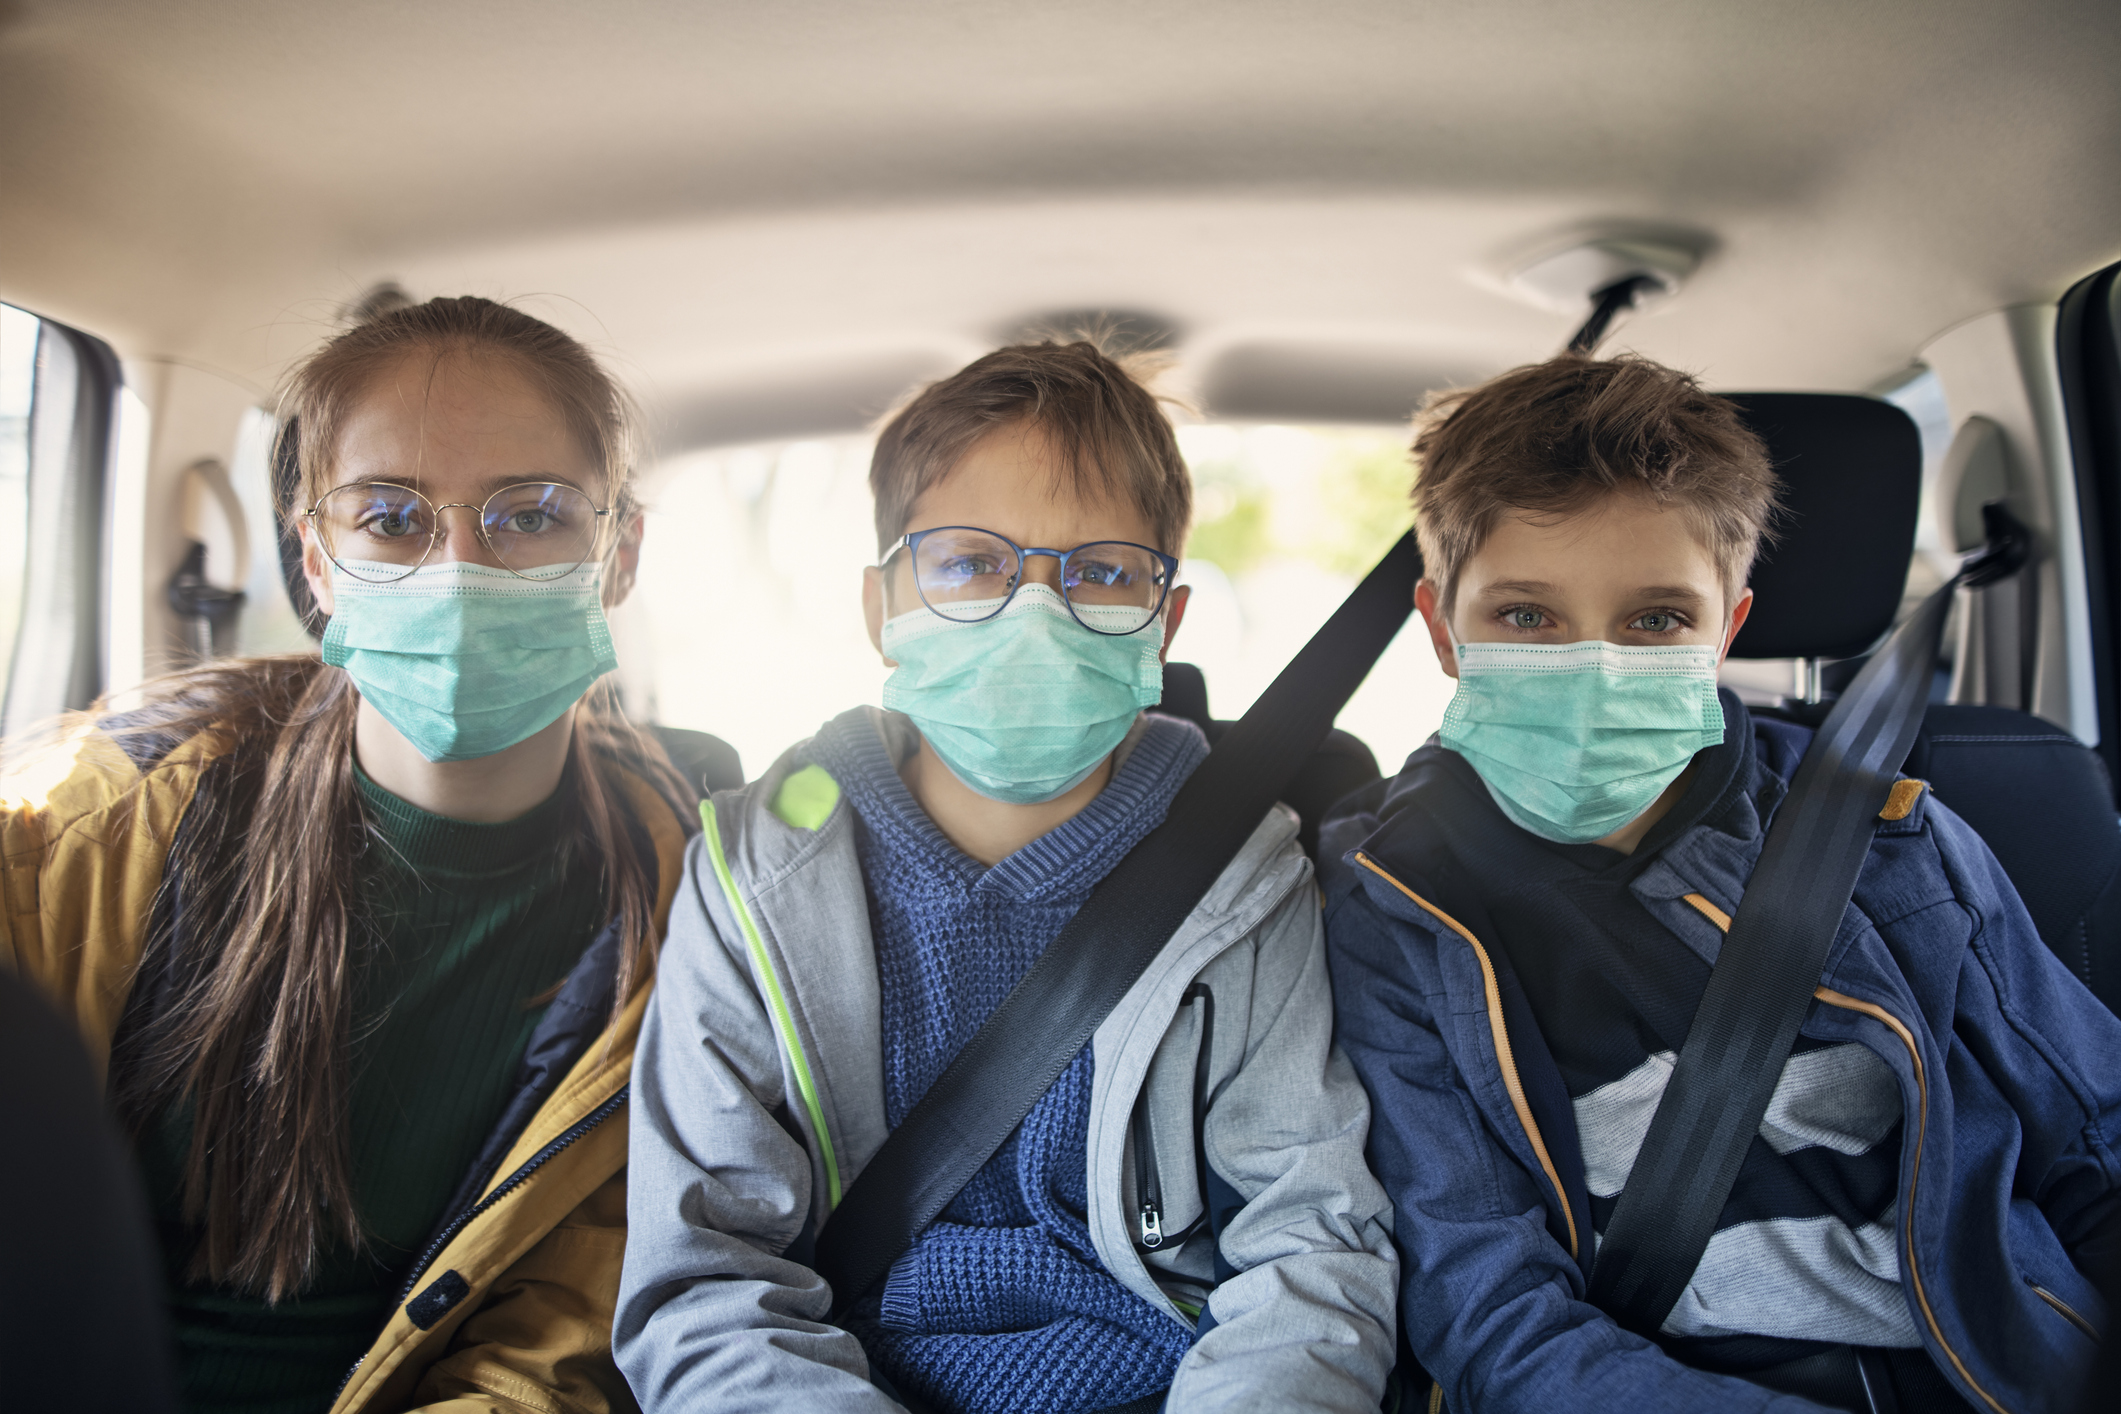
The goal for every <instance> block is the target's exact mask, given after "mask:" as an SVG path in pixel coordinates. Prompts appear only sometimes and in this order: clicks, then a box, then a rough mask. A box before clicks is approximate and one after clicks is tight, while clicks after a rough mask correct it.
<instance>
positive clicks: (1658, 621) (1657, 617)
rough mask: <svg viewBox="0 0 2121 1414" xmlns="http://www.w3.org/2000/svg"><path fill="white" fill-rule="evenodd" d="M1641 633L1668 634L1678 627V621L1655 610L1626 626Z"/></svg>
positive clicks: (1659, 610)
mask: <svg viewBox="0 0 2121 1414" xmlns="http://www.w3.org/2000/svg"><path fill="white" fill-rule="evenodd" d="M1628 627H1629V628H1632V629H1636V630H1639V631H1641V632H1643V633H1670V632H1671V631H1672V630H1673V629H1675V628H1677V627H1679V620H1678V619H1677V618H1676V617H1675V616H1674V615H1671V614H1668V613H1666V612H1665V611H1664V610H1662V609H1655V610H1652V611H1651V612H1649V613H1647V614H1644V615H1643V616H1642V617H1641V618H1639V619H1637V620H1635V622H1633V623H1631V624H1629V625H1628Z"/></svg>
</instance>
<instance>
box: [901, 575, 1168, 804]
mask: <svg viewBox="0 0 2121 1414" xmlns="http://www.w3.org/2000/svg"><path fill="white" fill-rule="evenodd" d="M989 603H990V604H991V603H992V601H989ZM960 607H961V608H962V609H963V610H964V611H966V612H978V611H979V610H980V609H982V608H985V607H988V606H987V605H974V604H966V605H962V606H960ZM1121 612H1122V613H1124V611H1121ZM1106 613H1107V615H1108V616H1109V613H1110V611H1106ZM923 620H926V622H923ZM1160 641H1161V640H1160V637H1159V636H1158V635H1156V634H1155V632H1154V629H1153V626H1151V627H1145V628H1143V629H1142V630H1141V631H1140V632H1139V633H1138V634H1128V635H1106V634H1097V633H1092V632H1091V631H1090V630H1088V629H1086V628H1084V627H1083V626H1082V625H1081V624H1079V623H1077V622H1075V620H1074V619H1073V618H1072V617H1071V616H1070V615H1069V613H1068V606H1067V605H1066V603H1065V602H1063V601H1062V600H1061V597H1060V595H1059V594H1057V593H1055V592H1054V591H1053V590H1051V589H1048V588H1046V587H1045V586H1044V585H1039V584H1027V585H1025V586H1023V587H1022V588H1021V589H1020V590H1019V591H1018V593H1017V596H1016V599H1015V600H1013V601H1011V602H1010V603H1009V604H1008V605H1007V606H1006V607H1003V608H1002V609H1001V612H999V613H997V614H995V615H994V616H993V617H992V618H988V619H984V620H981V621H978V622H973V623H963V622H951V621H949V620H946V619H943V618H940V617H939V616H937V615H935V614H932V613H930V612H929V611H928V610H927V609H926V608H922V609H920V610H918V611H916V612H915V613H913V614H901V615H899V616H897V617H895V618H893V619H892V620H890V621H889V622H888V623H886V624H885V625H884V632H883V646H884V652H885V654H886V655H887V656H889V657H891V658H893V659H895V660H896V661H897V663H898V665H899V666H898V669H897V671H895V672H894V673H892V675H891V677H890V678H889V679H888V680H887V681H886V682H885V684H884V706H885V707H887V708H889V709H891V710H893V711H899V712H904V713H906V714H907V715H908V716H909V717H911V718H912V719H913V721H914V725H916V726H917V727H919V728H920V731H921V735H922V736H923V737H924V738H925V739H926V740H927V742H928V744H929V745H930V746H932V747H933V748H934V749H935V752H936V754H937V755H938V756H940V757H941V758H942V761H943V764H944V765H946V766H948V767H949V768H950V771H951V772H952V774H954V775H955V776H957V778H958V779H959V780H961V781H963V782H964V783H965V784H966V785H967V786H969V787H971V788H972V789H973V790H975V791H977V792H979V793H980V794H981V795H984V796H987V797H989V798H990V799H994V800H1001V801H1006V802H1008V803H1011V804H1016V805H1029V804H1035V803H1037V802H1039V801H1044V800H1051V799H1053V798H1054V797H1056V796H1058V795H1061V794H1063V793H1065V792H1066V791H1068V790H1071V789H1073V788H1074V787H1075V786H1076V785H1077V784H1079V783H1080V782H1081V781H1083V780H1084V779H1085V778H1087V777H1088V776H1089V774H1090V773H1091V772H1092V771H1094V770H1096V769H1097V763H1098V762H1100V761H1102V760H1104V759H1105V757H1106V756H1108V755H1110V754H1111V752H1112V750H1113V748H1114V747H1116V746H1118V745H1119V743H1120V741H1121V739H1122V738H1124V737H1125V736H1126V733H1127V729H1128V727H1129V726H1130V725H1131V724H1132V723H1133V721H1134V718H1135V714H1136V713H1137V712H1139V711H1140V710H1141V709H1142V708H1143V707H1150V706H1154V705H1155V704H1156V702H1157V701H1158V700H1159V699H1160V698H1161V697H1162V695H1163V668H1162V663H1161V660H1160V659H1159V657H1158V654H1157V648H1158V646H1159V644H1160Z"/></svg>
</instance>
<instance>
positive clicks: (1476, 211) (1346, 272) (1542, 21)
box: [0, 0, 2121, 450]
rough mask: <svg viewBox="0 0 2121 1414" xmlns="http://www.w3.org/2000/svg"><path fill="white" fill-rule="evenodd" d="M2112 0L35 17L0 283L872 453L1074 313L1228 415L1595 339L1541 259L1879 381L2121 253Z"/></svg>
mask: <svg viewBox="0 0 2121 1414" xmlns="http://www.w3.org/2000/svg"><path fill="white" fill-rule="evenodd" d="M2117 60H2121V25H2117V24H2116V23H2115V16H2114V12H2113V9H2112V7H2111V5H2110V3H2045V4H2016V5H2007V6H2006V5H1997V4H1993V3H1978V0H1922V2H1921V3H1850V0H1833V2H1832V3H1826V2H1815V0H1784V2H1783V3H1751V4H1744V5H1740V4H1735V3H1726V4H1704V3H1700V0H1665V2H1662V3H1651V2H1650V0H1629V3H1613V4H1581V3H1560V2H1559V0H1556V2H1553V3H1540V2H1538V0H1490V3H1482V4H1467V3H1449V4H1445V3H1406V0H1401V3H1341V4H1322V3H1315V2H1314V3H1307V4H1291V3H1259V2H1258V0H1252V2H1250V3H1248V2H1247V0H1217V3H1195V0H1131V2H1129V3H1119V2H1118V0H1048V2H1047V3H1043V4H1038V5H1030V4H1020V3H1008V4H1004V3H991V0H990V3H970V2H969V0H911V2H910V3H900V4H896V5H888V6H887V5H875V4H860V3H827V2H826V0H798V2H796V3H777V4H759V3H751V4H727V3H697V0H695V2H694V3H668V2H667V0H601V3H597V4H593V5H592V4H579V3H577V4H566V3H559V0H515V2H514V3H498V0H486V2H485V3H451V4H434V3H425V4H415V3H402V2H401V0H334V2H333V3H330V4H318V3H307V0H304V3H290V0H224V3H218V4H201V3H182V0H0V298H4V299H6V300H8V301H10V302H13V303H17V304H19V305H22V306H24V307H27V308H30V309H33V310H36V311H38V312H40V313H44V314H48V315H51V316H53V317H56V318H61V319H65V320H67V321H69V322H72V323H76V324H78V325H80V326H82V327H84V328H87V329H89V330H92V331H94V332H97V333H100V334H103V335H104V336H106V337H108V338H110V339H112V340H113V342H115V343H116V344H118V346H119V347H120V350H121V352H123V353H125V354H127V355H128V356H131V357H135V358H155V357H162V358H169V359H175V360H179V361H184V362H190V363H195V364H199V365H203V366H207V367H210V368H214V369H218V370H222V371H225V372H226V373H228V374H229V375H230V376H232V377H235V378H237V379H239V380H240V381H243V382H246V383H249V384H253V385H256V386H258V387H260V388H264V387H266V386H268V385H269V384H270V383H271V381H272V379H273V378H274V377H276V376H277V374H278V373H279V372H280V370H281V369H282V368H283V367H284V365H285V363H286V361H287V360H288V359H289V358H290V357H292V356H293V355H294V354H296V353H298V352H300V351H301V350H302V349H303V348H305V347H307V346H308V345H310V344H311V343H312V342H313V341H314V340H315V339H317V338H318V337H320V336H322V335H323V334H324V333H326V332H328V331H329V329H330V328H331V327H332V320H333V318H334V316H335V314H336V312H337V310H338V309H339V308H340V307H342V306H343V305H344V304H345V303H346V302H347V301H348V300H349V299H350V298H352V297H353V296H355V295H357V294H358V293H359V292H360V291H361V290H362V289H363V288H365V287H367V286H368V285H369V284H371V283H372V282H374V281H376V280H378V279H384V278H391V279H396V280H398V281H400V282H402V283H403V284H404V285H405V286H406V288H407V289H409V290H411V291H412V292H413V293H414V294H416V295H420V296H425V295H430V294H442V293H480V294H488V295H494V296H499V297H512V298H519V299H523V300H525V301H526V302H527V303H528V305H529V307H531V308H533V309H535V310H536V311H537V312H539V313H541V314H543V315H545V316H546V317H549V318H552V319H554V320H555V321H556V322H559V323H561V324H563V325H564V326H566V327H568V328H570V329H572V330H574V331H575V332H577V333H579V334H581V335H583V336H585V337H586V338H588V339H589V340H590V341H591V342H592V343H593V344H594V345H595V346H596V347H598V348H599V349H600V350H603V351H606V352H607V353H609V354H610V355H611V356H612V357H613V358H614V360H615V362H616V363H617V365H618V366H619V367H620V368H621V369H622V371H623V372H624V373H625V375H626V376H627V378H628V379H629V380H630V381H631V382H632V384H633V385H634V386H635V388H636V390H637V392H638V394H639V395H640V397H641V398H642V400H643V401H644V403H646V404H647V405H648V406H649V408H650V410H651V411H652V413H653V414H654V415H655V419H656V423H657V426H658V428H659V429H660V437H661V441H662V444H663V445H664V447H665V448H666V450H669V449H676V448H681V447H684V446H690V445H699V444H704V443H709V442H726V441H733V440H745V439H751V438H764V437H773V436H784V435H801V434H807V433H811V432H821V431H831V430H837V429H844V428H851V427H854V426H857V425H859V424H860V422H861V421H862V420H863V419H864V418H866V417H868V416H871V415H873V414H874V413H875V412H876V411H878V410H879V409H880V408H881V407H882V406H884V405H885V404H886V403H888V402H889V401H890V400H891V398H892V397H893V396H894V395H895V394H896V393H897V392H898V391H899V390H901V389H902V388H904V387H905V386H906V385H907V384H908V383H909V382H910V381H912V380H915V379H918V378H921V377H926V376H931V375H933V374H934V373H936V372H939V371H942V370H945V369H947V368H949V367H952V366H954V365H955V364H956V363H958V362H961V361H963V360H964V359H965V358H967V357H969V356H971V355H973V354H976V353H977V352H979V351H980V350H981V349H982V348H984V347H987V346H991V345H992V344H993V343H994V342H995V341H997V340H999V339H1002V338H1005V337H1009V336H1011V335H1013V334H1014V333H1016V332H1018V331H1019V330H1021V329H1022V328H1023V327H1025V325H1026V324H1027V323H1029V322H1031V321H1035V320H1038V319H1041V318H1051V317H1053V316H1057V315H1061V314H1065V313H1070V312H1083V311H1095V310H1119V311H1129V312H1132V313H1134V314H1136V315H1138V316H1140V317H1141V318H1143V319H1145V320H1146V321H1148V323H1149V324H1150V325H1153V326H1156V327H1160V328H1166V329H1168V330H1170V331H1172V333H1173V336H1174V337H1175V339H1176V342H1177V347H1178V349H1179V352H1180V354H1181V358H1182V369H1183V371H1184V373H1185V374H1186V376H1187V377H1189V378H1190V380H1191V382H1192V384H1193V385H1194V387H1195V388H1196V390H1197V393H1198V395H1199V396H1200V397H1201V398H1202V399H1204V400H1205V402H1206V404H1207V410H1208V411H1209V413H1210V414H1211V415H1221V416H1231V417H1255V418H1330V419H1343V420H1365V419H1384V418H1394V417H1398V416H1401V415H1403V414H1404V413H1405V412H1406V411H1407V410H1408V409H1409V408H1410V407H1411V406H1412V405H1413V404H1414V403H1415V402H1416V401H1417V400H1418V398H1419V395H1420V393H1421V392H1422V390H1423V389H1424V388H1427V387H1432V386H1438V385H1441V384H1445V383H1449V382H1453V381H1459V380H1464V379H1469V378H1475V377H1479V376H1482V375H1484V374H1486V373H1488V372H1491V371H1494V370H1496V369H1498V368H1502V367H1505V366H1508V365H1510V364H1512V363H1516V362H1521V361H1524V360H1527V359H1532V358H1537V357H1541V356H1543V355H1545V354H1547V353H1550V352H1552V351H1553V350H1554V349H1556V348H1557V347H1558V346H1559V345H1560V343H1561V342H1562V341H1563V340H1564V339H1565V338H1566V337H1567V335H1568V333H1569V330H1570V327H1571V325H1572V324H1573V322H1574V319H1573V317H1572V316H1571V315H1569V314H1566V313H1562V312H1558V311H1555V310H1551V309H1542V308H1538V307H1535V306H1533V305H1531V304H1528V303H1525V302H1524V301H1522V300H1521V299H1519V298H1517V297H1516V296H1515V295H1513V294H1512V293H1511V292H1510V291H1509V290H1508V289H1507V287H1506V286H1505V284H1504V280H1503V277H1504V276H1505V275H1507V273H1508V272H1509V271H1510V270H1511V269H1512V268H1513V267H1514V266H1516V265H1518V264H1521V263H1522V262H1523V261H1524V260H1526V259H1528V258H1530V257H1533V256H1536V255H1538V254H1541V253H1543V252H1544V251H1546V250H1548V249H1551V248H1554V247H1557V246H1560V245H1565V244H1567V243H1569V242H1571V241H1573V240H1577V239H1581V238H1584V237H1586V236H1596V235H1611V234H1631V233H1632V234H1641V233H1645V232H1646V233H1650V234H1663V235H1666V236H1668V237H1670V238H1675V239H1679V240H1682V241H1686V242H1691V243H1694V244H1696V245H1697V246H1699V247H1700V248H1702V249H1704V250H1705V251H1706V258H1705V260H1704V263H1703V265H1702V267H1701V269H1700V270H1699V271H1698V272H1697V273H1696V274H1695V275H1694V277H1693V278H1692V279H1690V280H1689V281H1688V282H1687V284H1686V286H1685V287H1684V288H1683V289H1682V290H1681V291H1680V293H1679V294H1678V296H1677V297H1675V298H1674V299H1672V300H1670V301H1668V302H1667V303H1666V304H1664V305H1662V306H1660V307H1659V308H1657V309H1655V310H1652V311H1650V312H1647V313H1645V314H1644V315H1643V316H1641V317H1640V318H1639V319H1638V320H1637V321H1636V322H1634V323H1632V324H1630V325H1628V326H1627V327H1625V328H1624V329H1623V331H1622V333H1621V334H1620V336H1619V337H1618V338H1617V339H1616V341H1615V346H1627V347H1634V348H1638V349H1640V350H1641V351H1643V352H1645V353H1648V354H1650V355H1652V356H1655V357H1659V358H1662V359H1665V360H1667V361H1671V362H1676V363H1678V364H1681V365H1683V366H1686V367H1689V368H1693V369H1697V370H1700V371H1702V372H1703V373H1705V375H1706V376H1707V377H1708V378H1710V379H1711V380H1712V381H1713V382H1714V383H1716V384H1718V385H1720V386H1724V387H1753V388H1863V387H1870V386H1875V385H1877V384H1878V383H1879V382H1880V381H1881V380H1884V379H1887V378H1890V377H1891V376H1893V375H1894V374H1895V373H1896V372H1897V371H1898V370H1901V369H1904V368H1906V367H1907V366H1908V365H1909V363H1910V361H1911V360H1912V359H1913V358H1914V356H1915V354H1916V351H1917V350H1918V349H1919V348H1920V347H1921V346H1922V345H1923V344H1924V343H1926V342H1927V341H1928V340H1929V339H1931V338H1932V337H1934V336H1935V335H1936V334H1938V333H1940V332H1941V331H1943V330H1944V329H1946V328H1948V327H1950V326H1951V325H1953V324H1955V323H1957V322H1959V321H1962V320H1964V319H1967V318H1969V317H1972V316H1974V315H1976V314H1979V313H1982V312H1984V311H1986V310H1989V309H1992V308H1996V307H1998V306H2001V305H2005V304H2010V303H2016V302H2023V301H2032V300H2050V299H2053V298H2054V297H2056V296H2057V295H2058V294H2059V293H2060V292H2061V291H2062V290H2063V289H2064V288H2066V286H2067V285H2068V284H2069V283H2070V282H2071V281H2073V280H2074V279H2076V278H2077V277H2079V276H2081V275H2082V274H2084V273H2086V272H2087V271H2088V270H2090V269H2092V268H2095V267H2096V266H2098V265H2099V264H2101V263H2103V262H2105V261H2107V260H2109V259H2112V258H2114V257H2115V256H2116V255H2121V83H2117V82H2116V81H2115V75H2116V74H2121V62H2117Z"/></svg>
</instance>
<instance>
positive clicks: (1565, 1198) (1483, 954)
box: [1355, 850, 1583, 1262]
mask: <svg viewBox="0 0 2121 1414" xmlns="http://www.w3.org/2000/svg"><path fill="white" fill-rule="evenodd" d="M1355 862H1356V863H1357V864H1360V865H1361V866H1362V867H1363V868H1365V869H1367V870H1369V871H1370V872H1371V873H1372V874H1375V875H1376V876H1377V877H1378V878H1380V879H1382V880H1384V881H1385V882H1386V883H1388V884H1390V885H1391V886H1392V887H1393V888H1395V889H1397V890H1399V891H1400V892H1401V893H1402V894H1405V895H1406V896H1407V898H1408V899H1409V900H1410V901H1412V902H1413V903H1414V904H1415V906H1416V907H1418V908H1420V909H1421V911H1422V912H1424V913H1426V914H1428V915H1429V916H1430V917H1432V918H1434V919H1435V920H1436V921H1437V922H1439V923H1441V924H1443V925H1444V926H1445V927H1446V928H1449V929H1450V930H1451V931H1452V932H1454V933H1456V934H1457V935H1458V936H1459V937H1460V938H1463V939H1464V940H1465V943H1466V946H1468V947H1470V948H1471V949H1473V956H1474V958H1475V960H1477V961H1478V962H1479V963H1480V982H1481V988H1482V990H1483V992H1484V994H1485V1000H1486V1002H1487V1010H1488V1038H1489V1040H1490V1042H1491V1043H1492V1044H1493V1045H1494V1047H1495V1064H1496V1066H1497V1068H1498V1069H1500V1070H1501V1071H1502V1088H1503V1089H1504V1090H1506V1091H1508V1092H1509V1096H1510V1107H1511V1108H1512V1109H1513V1110H1515V1111H1516V1112H1517V1124H1518V1127H1519V1128H1521V1129H1523V1130H1524V1137H1525V1139H1526V1141H1527V1142H1528V1143H1530V1144H1531V1146H1532V1155H1533V1157H1534V1158H1536V1159H1538V1160H1539V1168H1540V1171H1541V1172H1542V1173H1544V1174H1545V1175H1546V1176H1547V1182H1548V1183H1549V1184H1550V1185H1552V1187H1553V1189H1554V1202H1555V1203H1556V1204H1557V1205H1558V1206H1559V1207H1560V1209H1561V1220H1562V1223H1563V1225H1564V1226H1566V1227H1567V1229H1568V1233H1569V1257H1570V1258H1571V1259H1572V1260H1574V1261H1578V1262H1580V1261H1582V1260H1583V1257H1582V1250H1581V1249H1582V1238H1581V1237H1580V1235H1579V1234H1578V1233H1577V1231H1576V1210H1575V1209H1574V1208H1572V1207H1570V1206H1569V1193H1568V1190H1567V1189H1565V1188H1563V1187H1562V1186H1561V1170H1560V1169H1558V1168H1556V1167H1555V1166H1554V1157H1553V1155H1551V1154H1549V1153H1548V1152H1547V1141H1546V1136H1545V1135H1543V1134H1541V1133H1540V1132H1539V1122H1538V1121H1537V1120H1535V1119H1534V1118H1533V1117H1532V1101H1531V1100H1530V1098H1529V1097H1527V1096H1526V1094H1525V1091H1524V1081H1523V1079H1522V1078H1521V1077H1519V1075H1518V1074H1517V1056H1516V1053H1515V1052H1514V1051H1513V1050H1512V1049H1511V1046H1510V1028H1509V1026H1508V1025H1507V1024H1506V1023H1505V1022H1504V1021H1503V1018H1502V983H1501V982H1500V981H1498V980H1497V979H1496V976H1495V961H1494V959H1493V958H1491V957H1489V956H1488V950H1487V949H1486V948H1485V947H1482V946H1481V943H1480V939H1478V938H1476V937H1474V936H1473V934H1472V932H1471V931H1470V930H1468V929H1467V928H1466V926H1465V925H1464V924H1463V923H1460V922H1459V921H1458V920H1457V919H1455V918H1453V917H1452V916H1451V915H1450V914H1448V913H1445V912H1444V911H1443V910H1442V909H1440V908H1438V907H1437V906H1436V905H1435V904H1433V903H1430V902H1429V901H1428V900H1427V899H1425V898H1423V897H1422V896H1421V895H1420V894H1417V893H1415V892H1414V891H1413V890H1412V889H1410V888H1408V887H1407V886H1406V885H1405V884H1402V883H1400V882H1399V880H1397V879H1395V878H1393V877H1392V876H1391V874H1389V873H1388V872H1386V871H1385V869H1383V868H1382V867H1381V866H1380V865H1379V864H1378V862H1377V861H1376V860H1374V859H1372V858H1370V856H1369V855H1367V854H1364V853H1363V852H1362V851H1361V850H1357V851H1356V852H1355Z"/></svg>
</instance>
